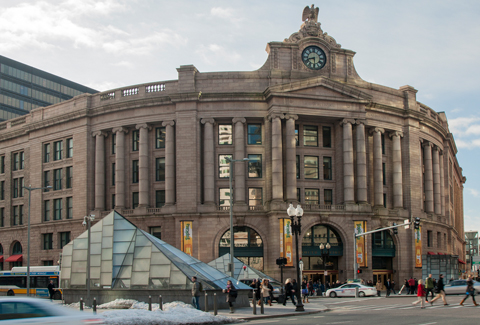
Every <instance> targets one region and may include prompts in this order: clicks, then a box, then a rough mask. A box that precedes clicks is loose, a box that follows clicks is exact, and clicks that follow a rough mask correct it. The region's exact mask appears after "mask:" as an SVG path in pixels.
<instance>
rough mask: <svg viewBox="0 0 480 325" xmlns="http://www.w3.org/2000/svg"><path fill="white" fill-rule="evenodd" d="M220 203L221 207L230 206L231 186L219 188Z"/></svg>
mask: <svg viewBox="0 0 480 325" xmlns="http://www.w3.org/2000/svg"><path fill="white" fill-rule="evenodd" d="M218 205H219V206H221V207H228V206H230V189H229V188H220V189H219V202H218Z"/></svg>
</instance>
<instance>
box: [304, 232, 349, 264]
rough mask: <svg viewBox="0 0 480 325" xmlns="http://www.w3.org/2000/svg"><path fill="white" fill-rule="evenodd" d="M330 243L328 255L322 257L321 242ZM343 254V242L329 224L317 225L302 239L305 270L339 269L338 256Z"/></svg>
mask: <svg viewBox="0 0 480 325" xmlns="http://www.w3.org/2000/svg"><path fill="white" fill-rule="evenodd" d="M327 243H329V244H330V249H329V250H328V257H327V258H326V260H325V261H323V259H322V257H321V256H322V254H321V252H320V247H319V246H320V244H324V245H326V244H327ZM339 256H343V243H342V239H341V238H340V235H339V234H338V232H337V231H336V230H335V229H333V228H332V227H330V226H328V225H315V226H313V227H311V228H310V229H308V230H307V231H306V232H305V235H304V236H303V239H302V261H303V265H304V270H338V258H339Z"/></svg>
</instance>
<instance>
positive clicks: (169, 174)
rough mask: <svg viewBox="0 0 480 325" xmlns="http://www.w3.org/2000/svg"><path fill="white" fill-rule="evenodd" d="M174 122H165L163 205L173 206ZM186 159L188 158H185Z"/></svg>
mask: <svg viewBox="0 0 480 325" xmlns="http://www.w3.org/2000/svg"><path fill="white" fill-rule="evenodd" d="M174 125H175V121H165V122H163V123H162V126H165V205H166V206H167V205H174V204H175V139H174V138H175V134H174V128H173V126H174ZM186 159H188V158H186Z"/></svg>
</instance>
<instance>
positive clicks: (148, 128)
mask: <svg viewBox="0 0 480 325" xmlns="http://www.w3.org/2000/svg"><path fill="white" fill-rule="evenodd" d="M135 128H136V129H137V130H140V129H147V130H151V129H152V127H151V126H149V125H148V124H147V123H141V124H137V125H135Z"/></svg>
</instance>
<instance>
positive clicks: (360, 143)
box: [356, 120, 367, 203]
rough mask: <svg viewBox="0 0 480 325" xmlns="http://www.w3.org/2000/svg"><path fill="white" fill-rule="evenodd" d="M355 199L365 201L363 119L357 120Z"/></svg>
mask: <svg viewBox="0 0 480 325" xmlns="http://www.w3.org/2000/svg"><path fill="white" fill-rule="evenodd" d="M356 123H357V126H356V131H357V201H358V203H366V202H367V149H366V146H365V121H364V120H357V122H356Z"/></svg>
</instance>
